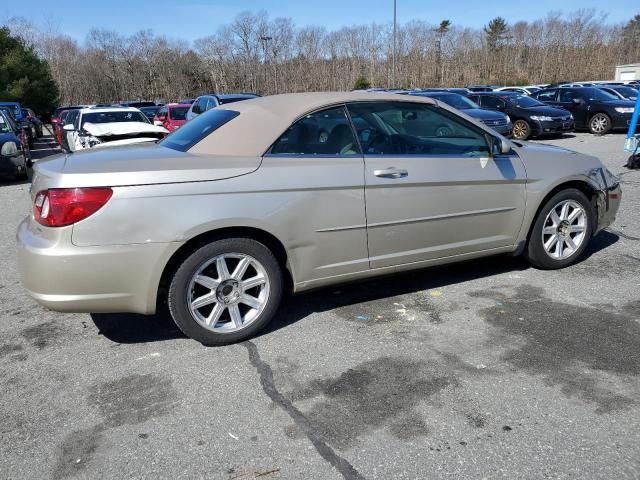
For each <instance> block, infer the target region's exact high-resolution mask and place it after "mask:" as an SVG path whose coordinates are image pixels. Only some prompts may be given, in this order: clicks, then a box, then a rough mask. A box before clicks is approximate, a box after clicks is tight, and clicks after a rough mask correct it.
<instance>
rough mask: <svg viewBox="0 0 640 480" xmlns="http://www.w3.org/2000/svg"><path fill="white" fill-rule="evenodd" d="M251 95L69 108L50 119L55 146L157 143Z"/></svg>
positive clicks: (72, 147) (81, 146)
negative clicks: (200, 117)
mask: <svg viewBox="0 0 640 480" xmlns="http://www.w3.org/2000/svg"><path fill="white" fill-rule="evenodd" d="M257 96H258V95H255V94H250V93H239V94H222V95H221V94H207V95H202V96H200V97H198V98H196V99H194V100H191V99H185V100H181V101H180V102H178V103H168V104H156V103H155V102H150V101H126V102H119V103H113V104H98V105H70V106H66V107H59V108H57V109H56V110H55V111H54V113H53V116H52V118H51V124H52V126H53V129H54V135H55V138H56V141H57V142H58V144H59V145H60V146H61V147H62V148H63V149H64V150H66V151H70V152H74V151H77V150H83V149H86V148H95V147H100V148H101V147H105V146H116V145H123V144H131V143H142V142H149V141H156V140H159V139H161V138H164V137H165V136H166V135H167V134H169V133H171V132H173V131H174V130H176V129H178V128H180V127H181V126H182V125H184V123H185V122H187V121H188V120H190V119H192V118H195V117H196V116H198V115H200V114H201V113H204V112H206V111H207V110H210V109H211V108H214V107H217V106H219V105H224V104H227V103H233V102H238V101H241V100H247V99H250V98H255V97H257Z"/></svg>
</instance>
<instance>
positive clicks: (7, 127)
mask: <svg viewBox="0 0 640 480" xmlns="http://www.w3.org/2000/svg"><path fill="white" fill-rule="evenodd" d="M18 134H19V128H18V126H17V125H16V123H15V122H14V121H13V119H12V118H11V117H9V116H8V115H7V114H6V113H4V112H3V111H1V110H0V176H11V177H19V178H28V176H27V175H28V174H27V168H28V166H29V163H30V162H29V158H28V155H27V154H26V153H25V151H24V150H23V148H22V144H21V142H20V139H19V138H18Z"/></svg>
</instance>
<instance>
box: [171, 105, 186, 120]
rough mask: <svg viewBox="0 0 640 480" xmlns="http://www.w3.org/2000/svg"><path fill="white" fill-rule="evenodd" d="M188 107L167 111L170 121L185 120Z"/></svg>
mask: <svg viewBox="0 0 640 480" xmlns="http://www.w3.org/2000/svg"><path fill="white" fill-rule="evenodd" d="M188 111H189V107H173V108H171V109H170V110H169V114H170V116H171V119H172V120H186V119H187V112H188Z"/></svg>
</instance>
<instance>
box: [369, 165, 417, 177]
mask: <svg viewBox="0 0 640 480" xmlns="http://www.w3.org/2000/svg"><path fill="white" fill-rule="evenodd" d="M373 174H374V175H375V176H376V177H380V178H404V177H406V176H408V175H409V172H407V171H406V170H402V169H400V168H395V167H389V168H385V169H383V170H374V171H373Z"/></svg>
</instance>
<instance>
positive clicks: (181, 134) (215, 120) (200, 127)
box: [160, 108, 240, 152]
mask: <svg viewBox="0 0 640 480" xmlns="http://www.w3.org/2000/svg"><path fill="white" fill-rule="evenodd" d="M238 115H240V112H236V111H233V110H218V109H217V108H212V109H211V110H208V111H207V112H205V113H203V114H201V115H198V116H197V117H196V118H194V119H193V120H191V121H190V122H187V123H185V124H184V126H182V127H180V128H179V129H178V130H174V131H173V133H172V134H170V135H169V136H167V137H166V138H165V139H164V140H162V142H160V145H162V146H163V147H167V148H172V149H173V150H179V151H180V152H186V151H187V150H189V149H190V148H191V147H193V146H194V145H195V144H196V143H198V142H199V141H200V140H202V139H203V138H205V137H206V136H208V135H209V134H210V133H212V132H214V131H216V130H217V129H218V128H220V127H221V126H222V125H224V124H225V123H227V122H229V121H231V120H233V119H234V118H236V117H237V116H238Z"/></svg>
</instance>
